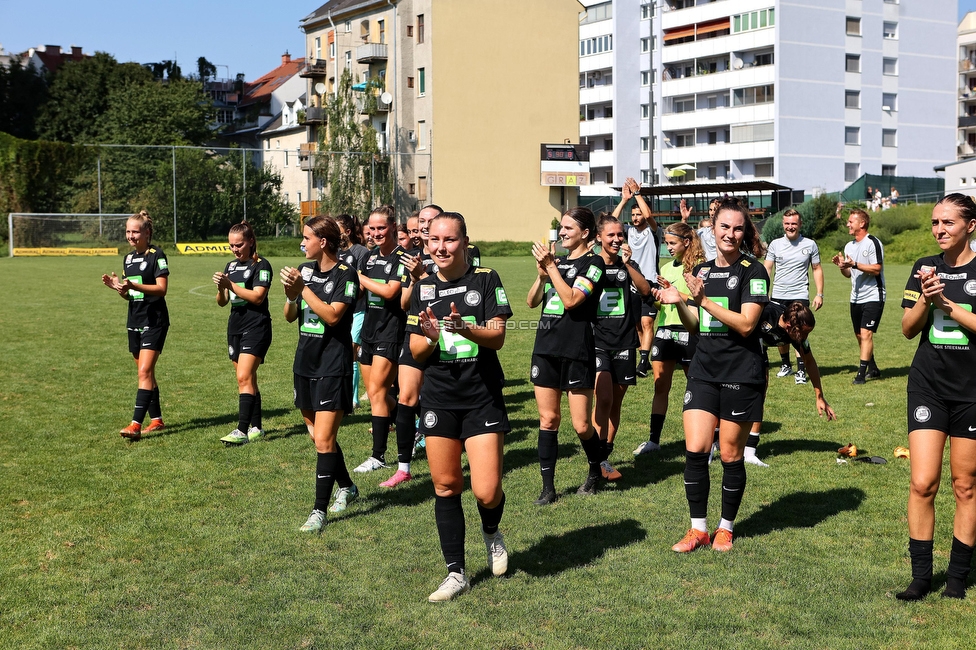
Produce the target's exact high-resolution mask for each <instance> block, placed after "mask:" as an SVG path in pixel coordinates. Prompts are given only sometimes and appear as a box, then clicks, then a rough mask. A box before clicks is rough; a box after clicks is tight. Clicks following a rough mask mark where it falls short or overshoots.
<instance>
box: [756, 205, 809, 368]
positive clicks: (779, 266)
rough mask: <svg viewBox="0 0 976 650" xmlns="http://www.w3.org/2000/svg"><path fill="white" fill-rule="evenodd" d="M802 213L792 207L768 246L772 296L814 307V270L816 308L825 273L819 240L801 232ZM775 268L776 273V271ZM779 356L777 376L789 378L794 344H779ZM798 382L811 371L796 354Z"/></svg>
mask: <svg viewBox="0 0 976 650" xmlns="http://www.w3.org/2000/svg"><path fill="white" fill-rule="evenodd" d="M801 221H802V220H801V218H800V213H799V212H797V211H796V210H793V209H790V210H787V211H786V212H784V213H783V233H784V235H783V236H782V237H780V238H779V239H774V240H773V241H772V242H770V244H769V248H767V249H766V261H765V262H763V264H764V265H765V266H766V271H767V272H768V273H769V275H770V277H772V278H773V291H772V294H771V295H770V298H772V300H774V301H775V302H778V303H781V304H783V305H786V304H788V303H791V302H794V301H798V302H802V303H803V304H804V305H806V306H808V307H809V306H810V279H809V276H808V274H807V270H808V269H810V268H812V269H813V282H814V284H815V285H816V286H817V295H816V296H815V297H814V298H813V308H814V310H818V309H820V307H821V306H822V305H823V295H824V275H823V268H822V267H821V266H820V249H819V248H817V242H815V241H813V240H812V239H807V238H806V237H804V236H803V235H801V234H800V226H801V225H802V223H801ZM774 269H775V273H774ZM779 356H780V359H781V361H782V365H781V366H780V370H779V372H778V373H777V374H776V376H777V377H788V376H789V375H791V374H793V366H792V364H790V346H789V345H781V346H779ZM796 368H797V370H796V377H795V382H796V383H797V384H805V383H807V372H806V370H807V369H806V368H805V367H804V366H803V359H802V358H801V357H800V356H799V354H797V357H796Z"/></svg>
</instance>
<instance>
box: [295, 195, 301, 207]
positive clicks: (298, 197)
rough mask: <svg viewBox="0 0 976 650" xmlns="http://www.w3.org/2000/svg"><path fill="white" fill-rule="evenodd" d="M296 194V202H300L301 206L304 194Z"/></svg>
mask: <svg viewBox="0 0 976 650" xmlns="http://www.w3.org/2000/svg"><path fill="white" fill-rule="evenodd" d="M295 194H296V197H295V201H296V202H298V203H299V204H301V202H302V193H301V192H295Z"/></svg>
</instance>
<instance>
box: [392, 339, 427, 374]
mask: <svg viewBox="0 0 976 650" xmlns="http://www.w3.org/2000/svg"><path fill="white" fill-rule="evenodd" d="M410 336H411V335H410V334H409V333H408V334H407V338H406V339H405V340H404V341H403V348H402V349H401V350H400V360H399V361H398V363H399V364H400V365H401V366H410V367H411V368H416V369H417V370H420V371H421V372H423V370H424V366H426V365H427V364H426V363H421V362H420V361H417V360H416V359H414V358H413V352H411V351H410Z"/></svg>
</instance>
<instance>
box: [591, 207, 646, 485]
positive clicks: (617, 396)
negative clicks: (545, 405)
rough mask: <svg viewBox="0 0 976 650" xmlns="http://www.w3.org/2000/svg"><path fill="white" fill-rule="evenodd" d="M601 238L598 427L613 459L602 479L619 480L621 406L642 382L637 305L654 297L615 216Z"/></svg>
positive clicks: (603, 222)
mask: <svg viewBox="0 0 976 650" xmlns="http://www.w3.org/2000/svg"><path fill="white" fill-rule="evenodd" d="M597 240H598V241H599V243H600V249H601V252H600V256H601V257H602V258H603V263H604V265H605V267H606V268H605V272H604V275H603V289H602V290H601V292H600V298H599V303H598V305H597V310H596V323H595V324H594V326H593V338H594V342H595V344H596V384H595V388H594V393H595V398H596V399H595V402H596V404H595V406H594V407H593V426H594V428H595V429H596V433H597V435H598V436H600V440H602V441H603V442H604V443H605V444H606V447H607V456H608V457H607V458H606V459H605V460H604V461H603V462H602V463H600V468H601V473H602V475H603V478H605V479H607V480H608V481H616V480H617V479H619V478H620V472H618V471H617V470H616V469H615V468H614V467H613V465H611V464H610V460H609V454H611V453H612V452H613V439H614V438H615V437H616V435H617V429H618V428H619V427H620V405H621V404H622V403H623V400H624V395H626V394H627V387H628V386H635V385H636V384H637V359H636V358H635V354H634V350H635V349H637V348H638V347H639V346H640V340H639V338H638V336H637V326H638V325H639V321H640V317H641V312H640V311H639V308H638V309H635V307H636V306H638V305H640V304H641V302H643V298H645V297H647V296H649V295H650V293H651V285H650V283H648V281H647V279H646V278H645V277H644V275H643V273H642V272H641V268H640V267H639V266H638V265H637V263H636V262H634V261H633V260H631V259H630V255H631V250H630V246H628V245H627V243H626V242H627V239H626V235H624V228H623V225H622V224H621V223H620V222H619V221H618V220H617V219H616V217H601V218H600V221H599V223H598V224H597ZM635 296H636V297H639V300H640V301H641V302H638V300H637V299H635Z"/></svg>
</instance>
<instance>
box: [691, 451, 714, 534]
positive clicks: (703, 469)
mask: <svg viewBox="0 0 976 650" xmlns="http://www.w3.org/2000/svg"><path fill="white" fill-rule="evenodd" d="M710 487H711V482H710V480H709V478H708V452H697V451H685V496H686V497H687V498H688V509H689V510H690V511H691V518H692V519H704V518H705V517H706V516H707V515H708V490H709V488H710Z"/></svg>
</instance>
